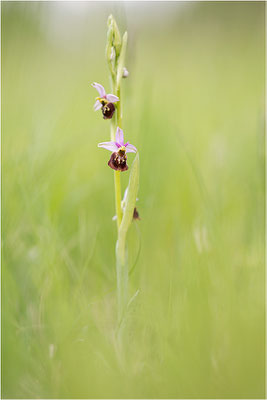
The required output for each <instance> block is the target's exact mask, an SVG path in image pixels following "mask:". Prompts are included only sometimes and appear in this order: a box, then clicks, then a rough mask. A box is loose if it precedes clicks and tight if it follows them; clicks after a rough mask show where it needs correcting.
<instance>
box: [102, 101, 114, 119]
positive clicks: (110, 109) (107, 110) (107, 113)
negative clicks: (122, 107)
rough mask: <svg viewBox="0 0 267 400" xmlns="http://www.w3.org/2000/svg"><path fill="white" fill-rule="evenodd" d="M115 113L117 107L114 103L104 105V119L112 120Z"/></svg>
mask: <svg viewBox="0 0 267 400" xmlns="http://www.w3.org/2000/svg"><path fill="white" fill-rule="evenodd" d="M114 112H115V106H114V104H113V103H108V104H103V106H102V114H103V118H104V119H111V118H112V116H113V114H114Z"/></svg>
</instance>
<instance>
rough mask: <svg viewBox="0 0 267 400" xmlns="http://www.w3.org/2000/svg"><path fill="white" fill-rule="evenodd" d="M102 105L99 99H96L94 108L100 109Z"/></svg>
mask: <svg viewBox="0 0 267 400" xmlns="http://www.w3.org/2000/svg"><path fill="white" fill-rule="evenodd" d="M101 107H102V104H101V103H100V101H99V100H96V102H95V105H94V110H95V111H97V110H100V108H101Z"/></svg>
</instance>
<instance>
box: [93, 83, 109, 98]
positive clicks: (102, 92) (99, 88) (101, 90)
mask: <svg viewBox="0 0 267 400" xmlns="http://www.w3.org/2000/svg"><path fill="white" fill-rule="evenodd" d="M92 86H93V87H94V88H95V89H96V90H97V91H98V93H99V96H100V97H104V96H106V91H105V89H104V88H103V86H102V85H100V83H96V82H94V83H92Z"/></svg>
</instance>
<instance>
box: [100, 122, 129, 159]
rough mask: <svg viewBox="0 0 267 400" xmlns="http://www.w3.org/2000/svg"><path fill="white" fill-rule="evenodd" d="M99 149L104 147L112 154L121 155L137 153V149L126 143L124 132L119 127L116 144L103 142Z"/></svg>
mask: <svg viewBox="0 0 267 400" xmlns="http://www.w3.org/2000/svg"><path fill="white" fill-rule="evenodd" d="M98 147H103V148H104V149H107V150H109V151H112V152H116V153H117V152H120V153H136V152H137V148H136V147H135V146H134V145H133V144H130V143H128V142H127V143H124V136H123V130H122V129H120V128H119V127H117V131H116V141H115V142H102V143H99V144H98Z"/></svg>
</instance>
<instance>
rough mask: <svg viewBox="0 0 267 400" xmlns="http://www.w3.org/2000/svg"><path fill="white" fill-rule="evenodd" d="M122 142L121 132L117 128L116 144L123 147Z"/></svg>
mask: <svg viewBox="0 0 267 400" xmlns="http://www.w3.org/2000/svg"><path fill="white" fill-rule="evenodd" d="M123 140H124V138H123V130H122V129H121V128H119V127H118V128H117V131H116V142H117V143H119V144H120V145H121V146H124V143H123Z"/></svg>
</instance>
